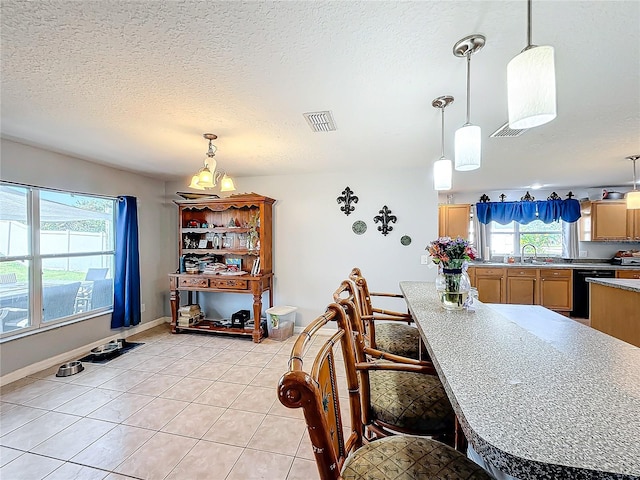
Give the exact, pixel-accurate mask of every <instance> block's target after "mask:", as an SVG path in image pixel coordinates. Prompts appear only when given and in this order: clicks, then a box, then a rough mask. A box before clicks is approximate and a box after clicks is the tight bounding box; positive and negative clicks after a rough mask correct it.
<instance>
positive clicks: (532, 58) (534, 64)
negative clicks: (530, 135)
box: [507, 0, 556, 129]
mask: <svg viewBox="0 0 640 480" xmlns="http://www.w3.org/2000/svg"><path fill="white" fill-rule="evenodd" d="M507 100H508V109H509V128H512V129H523V128H533V127H537V126H540V125H544V124H545V123H547V122H550V121H551V120H553V119H554V118H556V70H555V60H554V51H553V47H551V46H548V45H546V46H541V47H539V46H536V45H532V44H531V0H527V46H526V47H525V49H524V50H522V52H521V53H520V54H519V55H517V56H516V57H515V58H513V59H512V60H511V61H510V62H509V64H508V65H507Z"/></svg>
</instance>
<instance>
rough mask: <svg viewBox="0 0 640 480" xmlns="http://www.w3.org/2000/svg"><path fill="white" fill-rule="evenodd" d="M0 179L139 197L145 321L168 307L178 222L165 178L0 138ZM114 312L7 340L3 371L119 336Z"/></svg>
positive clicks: (1, 354) (1, 349)
mask: <svg viewBox="0 0 640 480" xmlns="http://www.w3.org/2000/svg"><path fill="white" fill-rule="evenodd" d="M0 142H1V143H0V154H1V158H2V160H1V161H2V163H0V178H1V179H2V180H6V181H12V182H19V183H25V184H29V185H36V186H42V187H53V188H58V189H63V190H71V191H78V192H83V193H95V194H101V195H108V196H117V195H132V196H135V197H137V199H138V221H139V238H140V263H141V272H140V274H141V283H142V292H141V294H142V303H144V304H145V306H146V311H145V312H144V313H143V314H142V322H143V323H144V322H149V321H151V320H154V319H156V318H159V317H162V316H164V315H165V312H166V311H168V307H167V305H166V298H165V297H166V295H165V293H166V292H167V291H168V280H167V273H168V272H170V271H171V269H172V268H173V265H172V264H173V256H174V255H173V245H171V244H170V242H171V240H170V239H173V238H174V237H175V225H173V224H171V218H172V215H171V213H172V209H171V206H170V205H169V204H168V203H167V201H166V196H165V189H164V186H165V185H164V182H163V181H160V180H154V179H151V178H148V177H144V176H141V175H136V174H133V173H129V172H125V171H122V170H116V169H113V168H109V167H105V166H101V165H97V164H93V163H90V162H87V161H84V160H80V159H77V158H73V157H69V156H66V155H60V154H56V153H53V152H50V151H47V150H42V149H39V148H35V147H30V146H27V145H22V144H19V143H16V142H13V141H9V140H6V139H1V140H0ZM110 321H111V317H110V315H102V316H99V317H96V318H92V319H90V320H86V321H84V322H80V323H76V324H73V325H68V326H64V327H60V328H56V329H54V330H50V331H47V332H41V333H38V334H35V335H31V336H29V337H26V338H21V339H14V340H10V341H5V342H3V343H2V345H1V347H0V357H1V360H2V361H1V362H0V364H1V365H0V375H5V374H7V373H10V372H13V371H15V370H17V369H19V368H22V367H25V366H28V365H31V364H33V363H36V362H39V361H41V360H46V359H48V358H51V357H54V356H56V355H59V354H61V353H64V352H67V351H71V350H73V349H76V348H79V347H81V346H83V345H87V344H90V343H92V342H95V341H97V340H99V339H102V338H105V337H108V336H109V335H114V334H117V333H118V331H116V330H111V328H110Z"/></svg>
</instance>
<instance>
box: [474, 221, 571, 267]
mask: <svg viewBox="0 0 640 480" xmlns="http://www.w3.org/2000/svg"><path fill="white" fill-rule="evenodd" d="M511 223H513V231H504V232H495V231H494V229H493V226H494V225H495V224H496V222H495V221H492V222H490V223H489V224H488V225H487V228H488V229H489V232H488V233H489V238H490V245H491V254H492V255H514V256H518V257H519V256H520V255H521V254H522V252H521V251H520V237H521V235H528V234H534V235H558V234H559V235H560V237H561V238H562V235H563V232H562V225H561V224H560V222H559V221H558V225H559V226H560V228H559V231H558V232H544V231H531V232H521V231H520V228H521V227H522V224H520V223H519V222H516V221H515V220H514V221H513V222H511ZM494 235H513V245H512V246H511V247H512V251H511V252H497V251H496V250H495V249H494V247H493V245H494V242H493V238H494ZM538 255H540V256H543V257H549V258H561V257H562V252H560V253H559V254H557V255H554V254H549V253H541V252H538Z"/></svg>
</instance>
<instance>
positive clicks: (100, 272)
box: [84, 268, 109, 281]
mask: <svg viewBox="0 0 640 480" xmlns="http://www.w3.org/2000/svg"><path fill="white" fill-rule="evenodd" d="M108 271H109V269H108V268H90V269H88V270H87V274H86V275H85V277H84V279H85V281H95V280H104V279H105V278H107V272H108Z"/></svg>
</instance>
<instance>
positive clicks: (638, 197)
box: [626, 190, 640, 210]
mask: <svg viewBox="0 0 640 480" xmlns="http://www.w3.org/2000/svg"><path fill="white" fill-rule="evenodd" d="M626 199H627V209H628V210H638V209H639V208H640V192H639V191H637V190H636V191H633V192H628V193H627V195H626Z"/></svg>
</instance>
